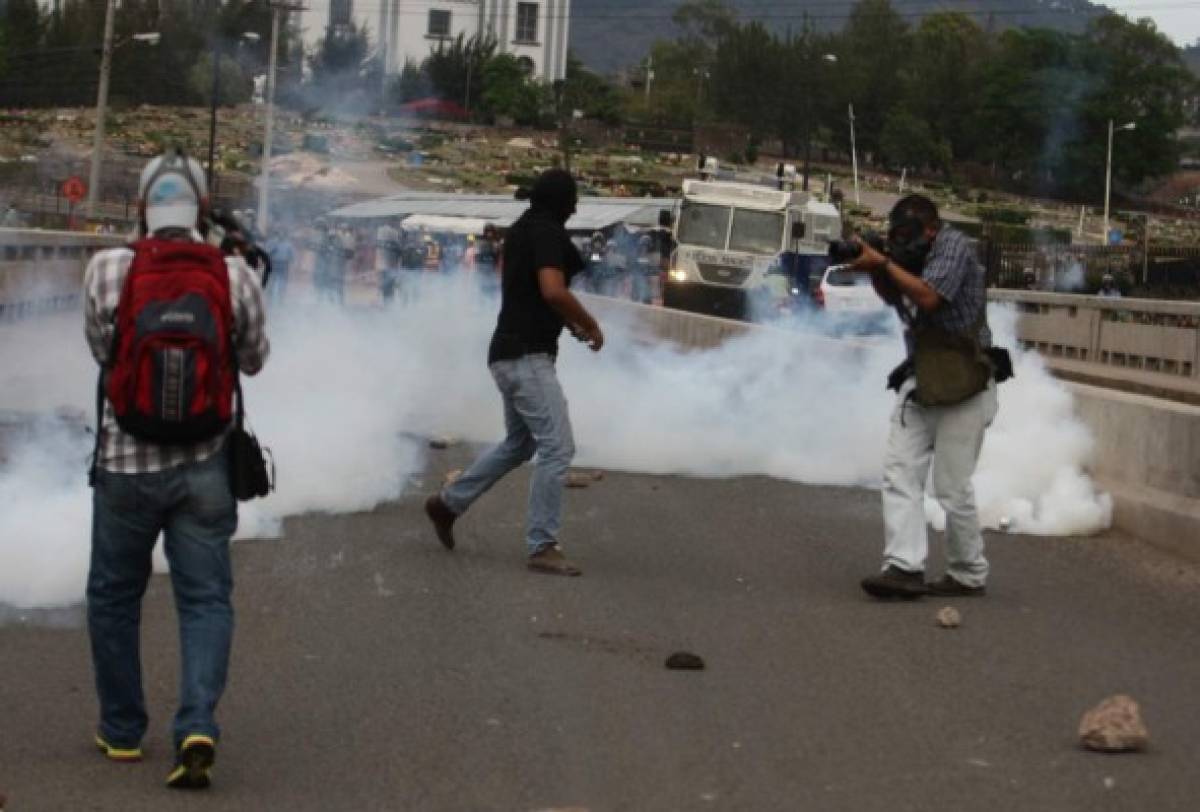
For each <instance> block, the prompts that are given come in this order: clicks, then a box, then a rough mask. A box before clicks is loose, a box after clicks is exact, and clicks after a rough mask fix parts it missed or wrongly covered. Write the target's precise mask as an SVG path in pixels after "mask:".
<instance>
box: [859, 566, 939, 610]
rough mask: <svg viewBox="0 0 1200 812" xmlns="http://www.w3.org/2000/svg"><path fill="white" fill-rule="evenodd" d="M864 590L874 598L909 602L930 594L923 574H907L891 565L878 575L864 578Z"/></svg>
mask: <svg viewBox="0 0 1200 812" xmlns="http://www.w3.org/2000/svg"><path fill="white" fill-rule="evenodd" d="M862 588H863V591H864V592H866V593H867V594H868V595H870V596H871V597H872V598H882V599H889V598H898V599H900V600H908V601H911V600H916V599H917V598H919V597H921V596H922V595H925V594H927V593H928V592H929V590H928V589H927V588H926V587H925V579H924V577H923V576H922V574H921V573H919V572H905V571H904V570H902V569H900V568H899V567H895V566H892V565H890V564H889V565H888V568H887V569H885V570H884V571H883V572H881V573H879V574H878V575H871V576H869V577H867V578H863V579H862Z"/></svg>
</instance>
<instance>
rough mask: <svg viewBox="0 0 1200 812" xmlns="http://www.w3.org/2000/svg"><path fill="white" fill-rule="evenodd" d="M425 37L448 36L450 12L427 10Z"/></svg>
mask: <svg viewBox="0 0 1200 812" xmlns="http://www.w3.org/2000/svg"><path fill="white" fill-rule="evenodd" d="M425 36H427V37H437V38H439V39H441V38H442V37H448V36H450V12H449V11H443V10H441V9H436V8H435V9H430V10H429V30H428V31H426V32H425Z"/></svg>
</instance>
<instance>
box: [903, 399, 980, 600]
mask: <svg viewBox="0 0 1200 812" xmlns="http://www.w3.org/2000/svg"><path fill="white" fill-rule="evenodd" d="M915 385H916V384H915V382H914V381H913V380H912V379H909V381H907V382H906V383H905V384H904V386H902V387H901V389H900V393H899V397H898V398H897V401H896V408H895V409H894V410H893V412H892V424H891V432H890V434H889V435H888V444H887V453H886V456H885V457H884V461H883V525H884V552H883V566H884V567H885V568H886V567H888V566H889V565H890V566H895V567H899V568H900V569H902V570H906V571H908V572H924V570H925V559H926V557H927V555H928V552H929V539H928V535H927V532H926V528H925V504H924V502H925V485H926V482H928V481H929V469H930V465H931V464H932V466H933V496H934V498H935V499H937V501H938V503H939V504H940V505H941V506H942V508H943V509H944V510H945V511H946V571H947V573H948V574H949V575H950V576H951V577H952V578H954V579H955V580H956V581H958V582H959V583H962V584H965V585H967V586H982V585H983V584H984V582H985V581H986V580H987V575H988V562H987V559H986V558H984V556H983V535H982V534H981V532H980V529H979V517H978V515H977V514H976V511H975V490H974V488H973V487H972V485H971V477H972V475H973V474H974V473H975V464H976V462H977V461H978V460H979V449H980V447H981V446H982V445H983V433H984V431H985V430H986V429H987V427H988V426H990V425H991V423H992V420H993V419H995V417H996V410H997V408H998V405H997V401H996V385H995V384H994V383H989V384H988V388H987V389H985V390H984V391H982V392H980V393H979V394H978V395H975V396H974V397H972V398H970V399H968V400H966V401H964V402H962V403H959V404H956V405H954V406H942V407H936V408H928V409H927V408H924V407H922V406H921V405H919V404H918V403H916V401H913V400H910V399H909V398H908V395H909V393H910V392H911V391H912V389H913V387H914V386H915Z"/></svg>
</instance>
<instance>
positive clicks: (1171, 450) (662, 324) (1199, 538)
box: [581, 296, 1200, 560]
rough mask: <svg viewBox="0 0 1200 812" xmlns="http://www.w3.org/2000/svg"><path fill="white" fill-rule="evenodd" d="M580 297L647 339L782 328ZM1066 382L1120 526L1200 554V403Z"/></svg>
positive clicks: (716, 337) (679, 340)
mask: <svg viewBox="0 0 1200 812" xmlns="http://www.w3.org/2000/svg"><path fill="white" fill-rule="evenodd" d="M581 298H585V299H586V302H587V306H588V307H589V309H591V310H592V312H593V313H596V314H597V316H598V317H599V318H600V319H602V320H603V319H612V318H617V319H621V320H623V321H626V322H628V323H630V324H632V325H634V329H635V331H636V332H637V333H639V334H641V335H644V336H645V337H646V338H648V339H654V340H665V341H671V342H674V343H676V344H678V345H680V346H682V347H687V348H697V349H703V348H709V347H715V346H718V345H720V344H721V343H722V342H724V341H726V340H728V339H729V338H730V337H732V336H738V335H745V334H746V333H748V332H750V331H757V330H775V329H778V328H773V327H764V326H760V325H753V324H746V323H744V322H736V321H728V320H726V319H719V318H713V317H711V316H697V315H693V314H690V313H683V312H680V311H671V310H664V309H662V308H658V307H649V306H646V305H638V304H634V303H632V302H626V301H619V300H615V299H608V298H605V297H599V296H585V297H581ZM781 332H787V334H788V336H789V337H790V338H791V339H793V340H804V341H814V342H828V343H829V344H830V345H831V346H833V345H837V346H843V347H844V343H843V342H841V341H834V340H832V339H825V338H821V337H816V336H814V337H801V336H798V335H797V334H796V333H794V332H790V331H781ZM1066 385H1067V386H1068V387H1069V388H1070V389H1071V391H1072V393H1073V394H1074V396H1075V404H1076V405H1075V408H1076V411H1077V413H1078V414H1079V416H1080V418H1081V419H1082V420H1083V421H1084V422H1085V423H1086V424H1087V426H1088V427H1089V428H1090V429H1091V430H1092V434H1093V435H1094V437H1095V439H1096V446H1095V450H1094V455H1093V459H1092V463H1091V466H1090V468H1091V473H1092V474H1093V476H1094V477H1095V479H1096V481H1097V483H1098V484H1099V486H1100V487H1101V488H1103V489H1104V490H1106V491H1108V492H1109V493H1111V494H1112V496H1113V503H1114V511H1113V523H1114V525H1115V526H1116V527H1117V529H1119V530H1122V531H1124V532H1126V533H1129V534H1130V535H1132V536H1135V537H1137V538H1140V539H1142V540H1144V541H1146V542H1149V543H1151V544H1154V545H1156V546H1159V547H1161V548H1163V549H1167V550H1170V551H1172V552H1174V553H1178V554H1181V555H1184V556H1187V557H1189V558H1192V559H1195V560H1200V406H1196V405H1191V404H1186V403H1176V402H1172V401H1170V400H1164V399H1161V398H1154V397H1148V396H1145V395H1137V394H1131V393H1128V392H1119V391H1114V390H1112V389H1107V388H1100V387H1096V386H1088V385H1085V384H1075V383H1067V384H1066Z"/></svg>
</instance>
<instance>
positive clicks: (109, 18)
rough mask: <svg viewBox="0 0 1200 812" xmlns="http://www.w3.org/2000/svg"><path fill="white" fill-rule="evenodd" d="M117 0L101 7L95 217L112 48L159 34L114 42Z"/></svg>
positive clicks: (152, 41) (91, 205)
mask: <svg viewBox="0 0 1200 812" xmlns="http://www.w3.org/2000/svg"><path fill="white" fill-rule="evenodd" d="M116 6H117V3H116V0H108V3H107V4H106V5H105V8H104V42H103V44H102V45H101V46H100V47H101V50H100V86H99V88H98V89H97V90H96V131H95V133H94V134H93V136H92V166H91V170H90V171H89V172H88V201H87V216H88V218H89V219H92V218H95V216H96V205H97V203H98V202H99V200H100V163H101V161H102V160H103V153H104V119H105V118H106V117H107V116H108V80H109V76H110V75H111V74H112V55H113V51H115V50H117V48H120V47H121V46H122V45H126V44H128V43H129V42H141V43H145V44H147V45H157V44H158V42H159V40H160V39H162V34H160V33H158V32H157V31H151V32H149V33H145V34H134V35H133V36H132V37H130V38H129V39H126V40H122V41H121V42H118V43H114V42H113V26H114V22H115V17H116Z"/></svg>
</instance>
